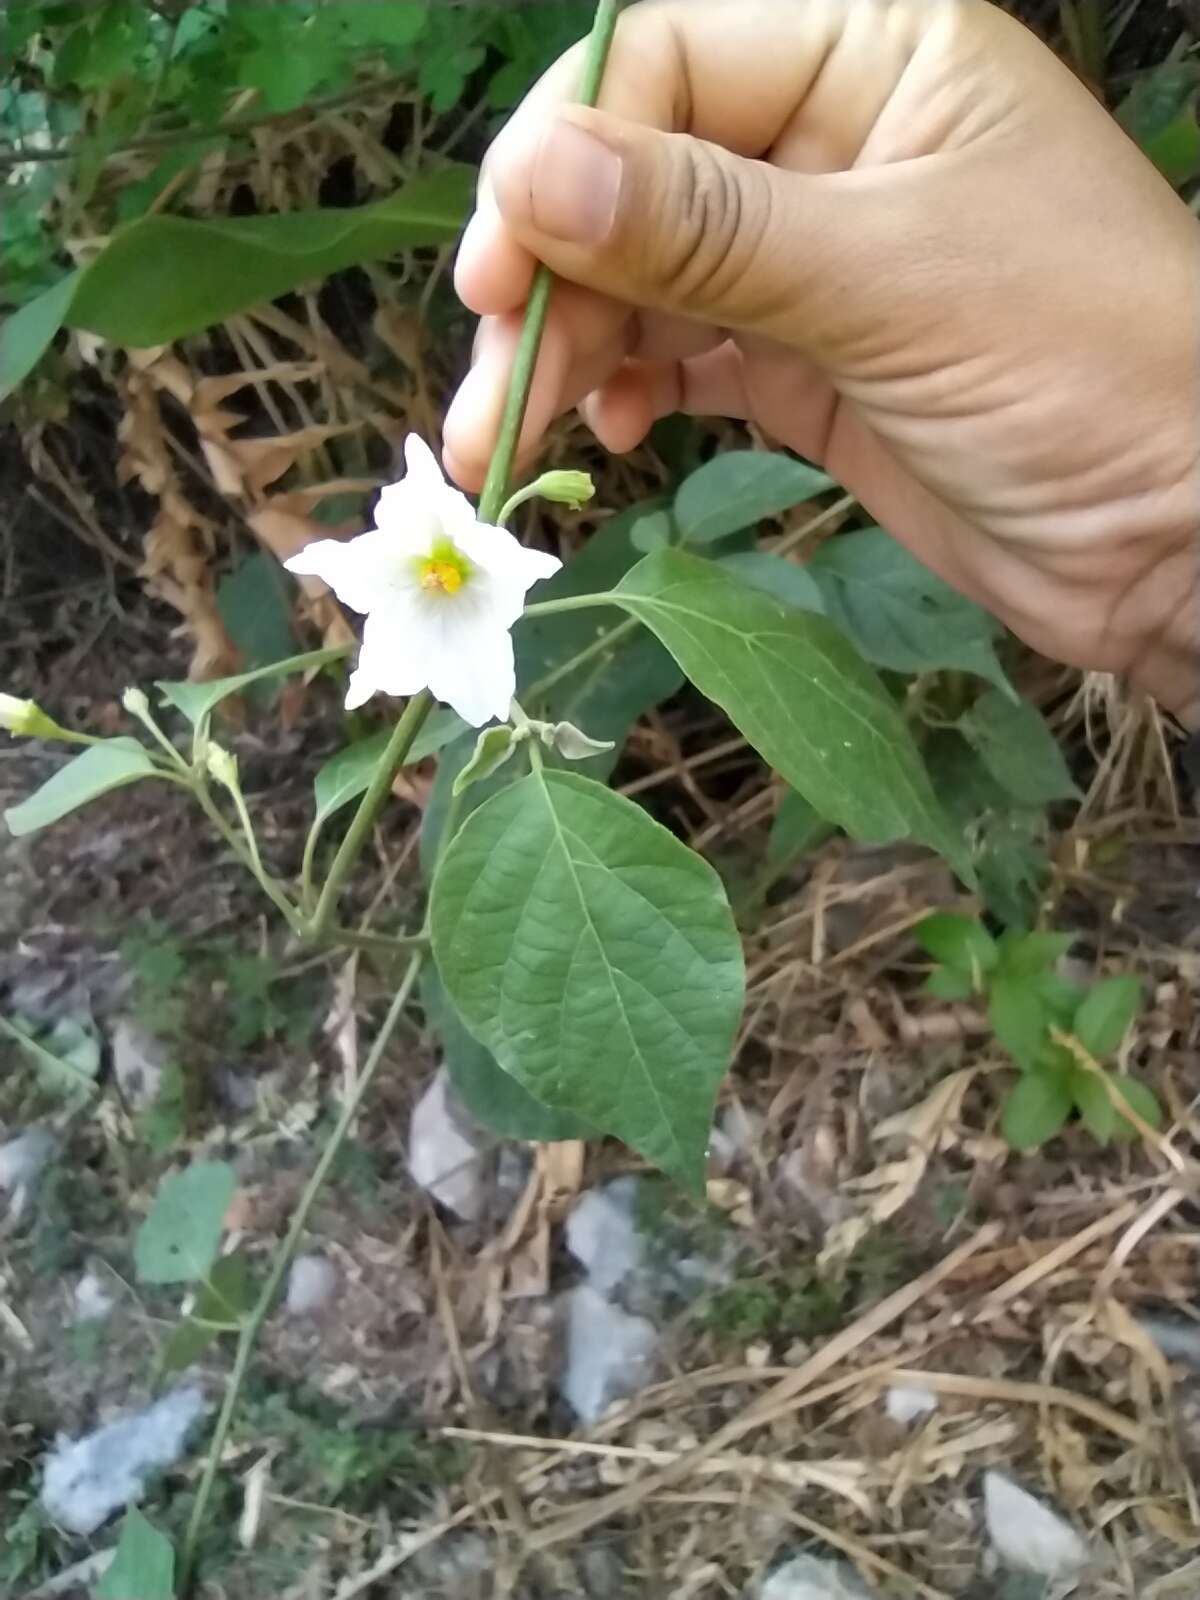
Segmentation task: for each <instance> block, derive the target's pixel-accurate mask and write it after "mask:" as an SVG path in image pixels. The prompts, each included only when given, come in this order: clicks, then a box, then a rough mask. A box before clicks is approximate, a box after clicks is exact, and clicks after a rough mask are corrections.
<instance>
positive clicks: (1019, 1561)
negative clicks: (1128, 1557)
mask: <svg viewBox="0 0 1200 1600" xmlns="http://www.w3.org/2000/svg"><path fill="white" fill-rule="evenodd" d="M983 1501H984V1512H985V1515H986V1517H987V1530H988V1534H989V1536H990V1538H991V1541H992V1546H993V1548H994V1549H995V1552H996V1554H997V1555H998V1556H999V1558H1000V1560H1001V1561H1002V1562H1003V1563H1004V1565H1005V1566H1006V1567H1011V1568H1012V1569H1013V1570H1014V1571H1015V1572H1030V1573H1034V1574H1036V1575H1037V1576H1038V1577H1043V1578H1068V1577H1071V1576H1072V1575H1073V1574H1074V1573H1076V1572H1078V1571H1079V1570H1080V1569H1081V1568H1082V1567H1083V1566H1085V1565H1086V1563H1087V1559H1088V1551H1087V1546H1086V1545H1085V1544H1084V1542H1083V1540H1082V1539H1081V1538H1080V1537H1079V1535H1078V1534H1077V1533H1076V1532H1075V1529H1074V1528H1072V1527H1071V1525H1070V1523H1068V1522H1064V1521H1063V1519H1062V1518H1061V1517H1060V1516H1059V1515H1058V1514H1057V1512H1054V1511H1051V1510H1050V1508H1049V1507H1048V1506H1045V1505H1043V1504H1042V1502H1041V1501H1040V1500H1035V1499H1034V1497H1033V1496H1032V1495H1031V1494H1027V1493H1026V1492H1025V1490H1024V1489H1021V1488H1018V1487H1017V1485H1016V1484H1015V1483H1012V1482H1010V1481H1009V1479H1008V1478H1006V1477H1004V1476H1003V1475H1002V1474H1001V1473H999V1472H989V1473H986V1474H985V1476H984V1480H983Z"/></svg>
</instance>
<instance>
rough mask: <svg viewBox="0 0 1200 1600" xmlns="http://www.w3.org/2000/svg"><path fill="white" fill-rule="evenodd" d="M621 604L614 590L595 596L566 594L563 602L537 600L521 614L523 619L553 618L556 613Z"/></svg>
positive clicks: (598, 593)
mask: <svg viewBox="0 0 1200 1600" xmlns="http://www.w3.org/2000/svg"><path fill="white" fill-rule="evenodd" d="M619 603H620V602H619V601H618V600H617V599H616V592H615V590H612V589H599V590H597V592H596V593H595V594H565V595H563V597H562V599H561V600H535V601H534V603H533V605H531V606H526V607H525V609H524V611H523V612H522V613H521V615H522V616H523V617H552V616H553V615H554V613H555V612H556V611H587V610H589V609H590V608H591V607H592V606H615V605H618V604H619Z"/></svg>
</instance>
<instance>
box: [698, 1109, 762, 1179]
mask: <svg viewBox="0 0 1200 1600" xmlns="http://www.w3.org/2000/svg"><path fill="white" fill-rule="evenodd" d="M762 1131H763V1118H762V1115H761V1113H759V1112H757V1111H748V1110H747V1109H746V1107H745V1106H744V1105H742V1103H741V1101H740V1100H731V1101H730V1102H729V1104H728V1105H727V1106H725V1107H724V1108H723V1109H722V1111H721V1114H720V1116H719V1117H718V1118H717V1125H716V1127H715V1128H714V1129H713V1130H712V1134H711V1136H710V1138H709V1146H708V1147H709V1151H710V1152H711V1154H712V1156H713V1159H714V1160H715V1161H716V1163H717V1165H718V1166H719V1167H720V1168H721V1169H722V1171H725V1170H726V1169H727V1168H729V1167H731V1166H733V1164H734V1162H735V1161H739V1160H740V1159H741V1158H742V1157H743V1156H747V1155H749V1153H750V1151H751V1150H753V1149H754V1147H755V1145H757V1143H758V1141H759V1139H760V1137H761V1135H762Z"/></svg>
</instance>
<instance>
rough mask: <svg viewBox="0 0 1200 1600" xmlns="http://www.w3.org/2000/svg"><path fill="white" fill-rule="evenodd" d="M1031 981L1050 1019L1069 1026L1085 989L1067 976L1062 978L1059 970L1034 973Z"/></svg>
mask: <svg viewBox="0 0 1200 1600" xmlns="http://www.w3.org/2000/svg"><path fill="white" fill-rule="evenodd" d="M1030 981H1031V982H1032V983H1033V985H1034V987H1035V988H1036V990H1037V994H1038V998H1039V999H1040V1000H1041V1002H1042V1004H1043V1005H1044V1006H1045V1008H1046V1011H1047V1013H1048V1015H1049V1017H1050V1020H1051V1021H1052V1022H1057V1023H1058V1024H1059V1026H1060V1027H1063V1028H1069V1027H1070V1025H1071V1023H1072V1021H1073V1020H1074V1017H1075V1013H1076V1011H1077V1010H1078V1009H1079V1002H1080V1001H1081V1000H1082V999H1083V995H1084V991H1083V990H1082V989H1081V988H1080V986H1079V985H1078V984H1077V983H1071V982H1070V981H1069V979H1067V978H1060V977H1059V975H1058V973H1057V972H1039V973H1036V974H1034V975H1032V976H1031V979H1030Z"/></svg>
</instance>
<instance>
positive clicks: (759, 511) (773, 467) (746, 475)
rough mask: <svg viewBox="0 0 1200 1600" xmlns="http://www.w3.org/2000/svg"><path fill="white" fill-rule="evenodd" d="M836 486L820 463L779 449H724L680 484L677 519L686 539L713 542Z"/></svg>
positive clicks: (705, 542) (693, 541)
mask: <svg viewBox="0 0 1200 1600" xmlns="http://www.w3.org/2000/svg"><path fill="white" fill-rule="evenodd" d="M833 487H834V483H833V479H832V478H830V477H827V476H826V474H825V473H823V472H819V471H818V470H817V468H816V467H810V466H809V465H808V464H807V463H806V462H804V461H797V460H795V459H794V458H793V457H792V456H786V455H782V454H780V453H779V452H778V451H768V450H726V451H725V452H724V453H723V454H722V455H719V456H714V457H713V459H712V460H711V461H706V462H705V463H704V465H703V466H702V467H699V468H697V470H696V471H695V472H693V473H692V475H691V477H690V478H685V479H684V481H683V483H681V484H680V486H679V492H678V493H677V494H676V496H675V522H676V525H677V526H678V528H679V532H680V535H681V537H682V539H683V542H684V543H685V544H693V545H709V544H715V543H716V542H717V540H718V539H724V538H725V537H726V536H727V535H728V534H731V533H738V532H740V530H741V529H742V528H749V527H751V526H752V525H753V524H754V523H756V522H761V521H762V520H763V518H764V517H777V516H778V515H779V513H780V512H781V511H787V510H788V508H789V507H791V506H798V505H800V503H801V502H802V501H805V500H812V499H813V498H814V497H815V496H816V495H819V494H824V493H825V491H826V490H827V489H832V488H833Z"/></svg>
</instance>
